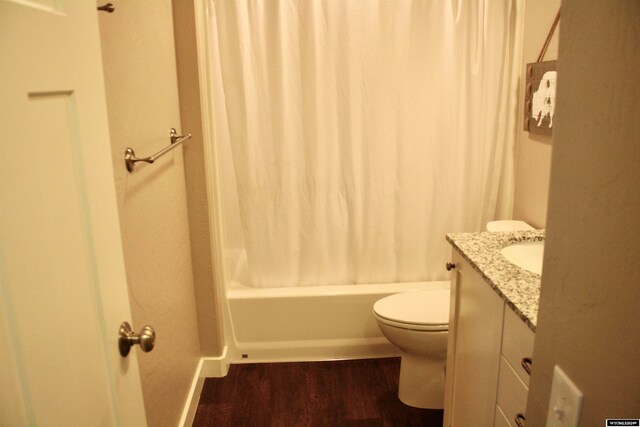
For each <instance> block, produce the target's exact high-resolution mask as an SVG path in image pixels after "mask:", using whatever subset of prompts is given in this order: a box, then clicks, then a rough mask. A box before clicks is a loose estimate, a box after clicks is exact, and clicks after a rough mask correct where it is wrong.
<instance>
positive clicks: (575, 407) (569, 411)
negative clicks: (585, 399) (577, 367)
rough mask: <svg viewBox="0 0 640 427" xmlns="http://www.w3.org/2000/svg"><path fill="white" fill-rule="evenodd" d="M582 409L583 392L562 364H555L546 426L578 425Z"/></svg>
mask: <svg viewBox="0 0 640 427" xmlns="http://www.w3.org/2000/svg"><path fill="white" fill-rule="evenodd" d="M581 409H582V392H581V391H580V389H579V388H578V387H577V386H576V385H575V384H574V383H573V381H571V379H570V378H569V377H568V376H567V374H565V373H564V371H563V370H562V369H561V368H560V366H558V365H555V366H554V367H553V380H552V381H551V398H550V399H549V411H548V412H547V424H546V427H577V426H578V421H579V420H580V410H581Z"/></svg>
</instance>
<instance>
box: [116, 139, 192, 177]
mask: <svg viewBox="0 0 640 427" xmlns="http://www.w3.org/2000/svg"><path fill="white" fill-rule="evenodd" d="M169 137H170V138H171V144H170V145H169V146H167V147H165V148H163V149H162V150H160V151H158V152H157V153H156V154H154V155H153V156H149V157H144V158H138V157H136V153H135V152H134V151H133V148H131V147H127V149H126V150H124V164H125V165H126V166H127V170H128V171H129V172H133V169H134V168H135V167H136V162H146V163H153V162H155V161H156V160H158V159H159V158H160V157H162V156H164V155H165V154H167V153H168V152H169V151H171V150H173V149H174V148H176V147H177V146H178V145H180V144H182V143H183V142H185V141H186V140H188V139H191V134H190V133H189V134H187V135H178V132H176V130H175V129H174V128H171V131H170V132H169Z"/></svg>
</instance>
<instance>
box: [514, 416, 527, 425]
mask: <svg viewBox="0 0 640 427" xmlns="http://www.w3.org/2000/svg"><path fill="white" fill-rule="evenodd" d="M514 421H515V422H516V425H517V426H518V427H524V422H525V421H526V418H525V416H524V414H516V417H515V418H514Z"/></svg>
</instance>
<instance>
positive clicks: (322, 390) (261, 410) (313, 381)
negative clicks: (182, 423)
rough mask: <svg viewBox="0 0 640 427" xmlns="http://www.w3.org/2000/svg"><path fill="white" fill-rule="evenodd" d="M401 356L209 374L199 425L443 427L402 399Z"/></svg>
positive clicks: (436, 414)
mask: <svg viewBox="0 0 640 427" xmlns="http://www.w3.org/2000/svg"><path fill="white" fill-rule="evenodd" d="M399 371H400V359H398V358H389V359H365V360H341V361H332V362H302V363H260V364H247V365H231V368H230V369H229V374H228V375H227V376H226V377H224V378H207V379H206V381H205V383H204V388H203V390H202V394H201V397H200V403H199V404H198V411H197V413H196V417H195V421H194V423H193V425H194V426H234V427H235V426H286V427H297V426H332V427H333V426H433V427H436V426H437V427H440V426H442V411H440V410H428V409H417V408H412V407H410V406H407V405H404V404H403V403H402V402H400V400H398V396H397V390H398V374H399Z"/></svg>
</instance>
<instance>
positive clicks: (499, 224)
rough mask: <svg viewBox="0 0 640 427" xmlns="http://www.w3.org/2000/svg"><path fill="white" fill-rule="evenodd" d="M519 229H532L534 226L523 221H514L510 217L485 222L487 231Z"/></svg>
mask: <svg viewBox="0 0 640 427" xmlns="http://www.w3.org/2000/svg"><path fill="white" fill-rule="evenodd" d="M521 230H534V228H533V227H532V226H530V225H529V224H527V223H526V222H524V221H516V220H512V219H505V220H499V221H489V222H488V223H487V231H521Z"/></svg>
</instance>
